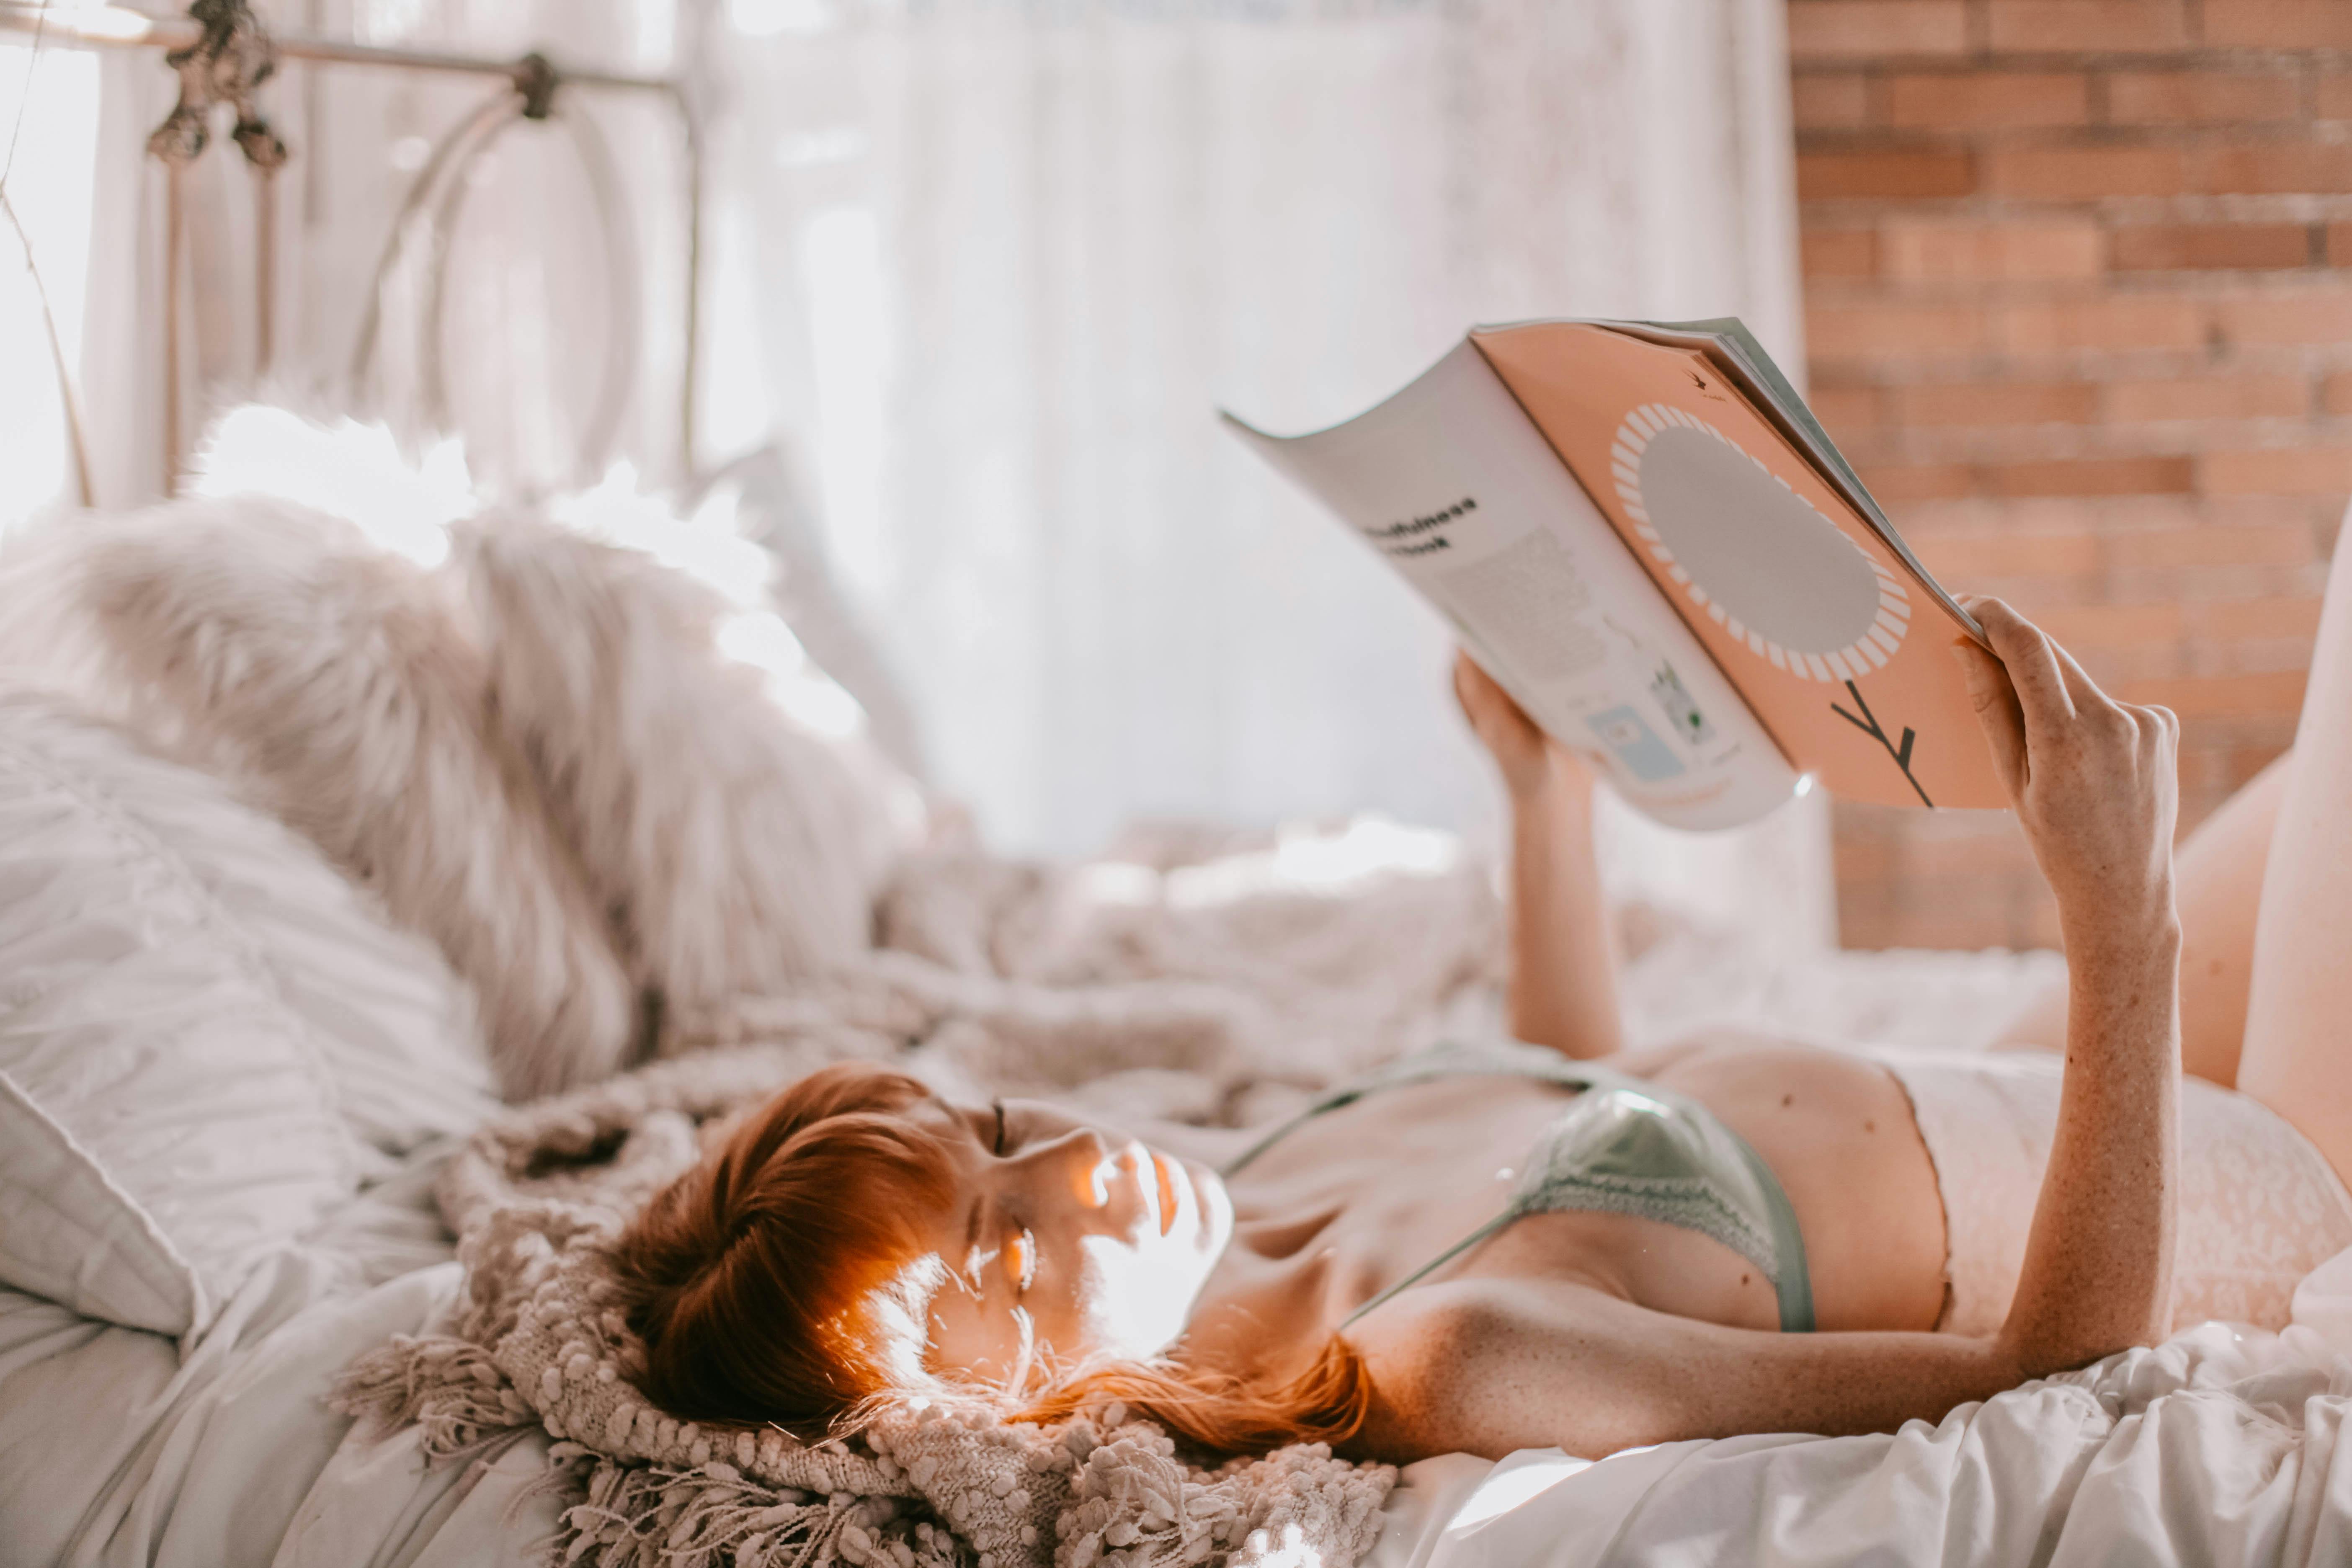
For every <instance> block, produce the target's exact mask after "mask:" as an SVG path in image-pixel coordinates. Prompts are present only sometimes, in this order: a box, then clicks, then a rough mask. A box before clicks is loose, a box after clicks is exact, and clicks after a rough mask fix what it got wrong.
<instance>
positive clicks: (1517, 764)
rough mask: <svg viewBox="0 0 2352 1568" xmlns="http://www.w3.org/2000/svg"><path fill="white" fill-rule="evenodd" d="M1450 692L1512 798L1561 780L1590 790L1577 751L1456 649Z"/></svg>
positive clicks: (1526, 796)
mask: <svg viewBox="0 0 2352 1568" xmlns="http://www.w3.org/2000/svg"><path fill="white" fill-rule="evenodd" d="M1454 700H1456V701H1458V702H1460V703H1461V704H1462V715H1463V717H1464V718H1465V719H1467V720H1469V721H1470V728H1471V730H1472V731H1475V733H1476V734H1477V737H1478V740H1479V742H1480V743H1481V744H1483V745H1484V746H1485V747H1486V751H1487V753H1488V754H1489V755H1491V756H1492V757H1493V758H1494V759H1495V765H1496V767H1497V768H1499V769H1501V770H1502V774H1503V787H1504V788H1505V789H1506V790H1508V791H1509V792H1510V795H1511V798H1512V799H1513V800H1514V801H1525V800H1528V799H1531V798H1533V797H1534V796H1536V795H1542V794H1544V793H1546V792H1547V791H1549V790H1552V789H1556V788H1559V787H1561V786H1563V785H1565V786H1568V787H1570V788H1572V789H1575V790H1577V791H1580V792H1581V793H1586V794H1589V793H1591V787H1592V775H1591V773H1590V772H1589V771H1588V770H1587V769H1586V768H1585V765H1584V764H1583V763H1581V762H1580V761H1578V760H1577V757H1576V754H1575V753H1574V752H1570V750H1569V749H1568V748H1567V747H1565V746H1563V745H1561V744H1560V743H1559V742H1557V741H1555V740H1553V739H1552V738H1551V737H1550V736H1549V735H1547V734H1545V733H1544V732H1543V731H1542V730H1541V729H1539V728H1538V727H1537V724H1536V721H1534V720H1532V719H1530V718H1528V715H1527V710H1525V709H1523V708H1521V707H1520V706H1519V705H1518V702H1517V700H1515V699H1514V698H1513V697H1512V696H1511V694H1510V693H1509V692H1507V691H1506V690H1504V689H1502V687H1501V686H1499V685H1497V684H1496V680H1495V678H1494V677H1493V676H1491V675H1488V674H1487V673H1486V670H1484V669H1483V668H1480V667H1479V665H1478V661H1477V660H1475V659H1474V658H1471V657H1470V656H1469V654H1467V653H1465V652H1463V651H1461V650H1459V649H1456V650H1455V652H1454Z"/></svg>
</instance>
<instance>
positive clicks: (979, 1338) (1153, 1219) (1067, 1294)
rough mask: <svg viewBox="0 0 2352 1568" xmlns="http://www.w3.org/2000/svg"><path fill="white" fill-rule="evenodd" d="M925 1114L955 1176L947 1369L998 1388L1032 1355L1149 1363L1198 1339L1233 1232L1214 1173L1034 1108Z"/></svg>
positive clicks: (933, 1108)
mask: <svg viewBox="0 0 2352 1568" xmlns="http://www.w3.org/2000/svg"><path fill="white" fill-rule="evenodd" d="M910 1114H914V1115H917V1116H919V1117H921V1118H923V1119H924V1120H926V1121H931V1122H932V1124H933V1125H935V1126H937V1127H938V1128H940V1130H941V1131H945V1132H946V1133H947V1134H948V1136H949V1140H950V1150H951V1152H952V1157H953V1162H954V1165H955V1171H956V1184H955V1196H954V1198H953V1200H952V1201H951V1202H950V1205H948V1207H947V1209H946V1210H945V1211H944V1212H942V1213H940V1214H939V1215H926V1216H924V1218H925V1222H926V1223H925V1225H924V1226H923V1228H924V1230H925V1233H926V1239H927V1240H929V1242H930V1243H931V1244H932V1246H933V1247H934V1248H935V1252H934V1253H933V1254H932V1256H936V1257H937V1258H939V1259H940V1263H941V1264H942V1265H943V1266H944V1271H945V1274H946V1279H945V1282H944V1283H943V1284H942V1285H941V1287H940V1289H939V1290H938V1291H937V1292H936V1293H935V1294H934V1295H933V1296H932V1298H931V1300H930V1303H929V1327H930V1338H929V1352H930V1353H929V1365H930V1367H931V1368H932V1369H933V1370H934V1371H937V1372H944V1373H966V1374H969V1375H971V1376H974V1377H979V1378H982V1379H984V1380H991V1381H993V1380H997V1379H1002V1378H1005V1377H1008V1376H1012V1375H1014V1374H1015V1373H1018V1371H1019V1370H1020V1369H1021V1368H1022V1366H1023V1365H1024V1363H1025V1361H1026V1360H1027V1358H1028V1356H1029V1355H1030V1354H1031V1353H1033V1352H1034V1353H1036V1354H1041V1355H1045V1356H1049V1357H1051V1358H1053V1359H1055V1360H1063V1361H1066V1360H1074V1359H1077V1358H1081V1357H1087V1356H1093V1355H1098V1354H1099V1355H1110V1356H1116V1357H1119V1358H1122V1359H1140V1358H1143V1357H1148V1356H1151V1355H1156V1354H1158V1353H1159V1352H1161V1351H1164V1350H1166V1349H1167V1348H1168V1347H1169V1345H1171V1344H1172V1343H1173V1342H1175V1340H1176V1339H1177V1337H1178V1336H1179V1335H1181V1333H1182V1332H1183V1331H1184V1324H1185V1321H1186V1319H1187V1318H1188V1317H1189V1315H1190V1313H1191V1311H1192V1303H1193V1301H1194V1300H1195V1299H1196V1298H1197V1297H1198V1296H1199V1295H1200V1292H1201V1287H1202V1284H1203V1283H1205V1282H1206V1281H1207V1279H1208V1277H1209V1272H1210V1270H1211V1269H1212V1268H1214V1267H1215V1265H1216V1261H1217V1258H1219V1256H1220V1255H1221V1254H1222V1253H1223V1250H1224V1247H1225V1244H1226V1242H1227V1241H1228V1240H1229V1239H1231V1237H1232V1235H1233V1223H1234V1221H1233V1205H1232V1202H1231V1200H1230V1199H1228V1198H1227V1196H1226V1195H1225V1189H1224V1184H1223V1183H1222V1182H1220V1181H1219V1180H1218V1179H1217V1176H1216V1173H1214V1172H1213V1171H1211V1170H1209V1169H1208V1168H1206V1167H1205V1166H1201V1165H1196V1164H1192V1163H1189V1162H1187V1161H1182V1160H1179V1159H1177V1158H1175V1157H1174V1156H1172V1155H1169V1154H1163V1153H1161V1152H1158V1151H1156V1150H1153V1149H1150V1148H1149V1147H1147V1146H1146V1145H1144V1144H1142V1143H1140V1142H1137V1141H1135V1140H1134V1139H1131V1138H1129V1137H1127V1136H1126V1135H1124V1134H1122V1133H1118V1132H1114V1131H1109V1130H1108V1129H1104V1128H1097V1127H1094V1126H1091V1125H1089V1124H1087V1123H1085V1122H1081V1121H1076V1120H1074V1119H1072V1118H1070V1117H1068V1116H1066V1115H1064V1114H1063V1113H1061V1112H1060V1111H1057V1110H1053V1109H1052V1108H1050V1107H1047V1106H1044V1105H1039V1104H1036V1103H1034V1102H1029V1101H1021V1100H1013V1101H1009V1102H1002V1103H1001V1104H1000V1105H991V1106H988V1107H961V1106H950V1105H947V1104H945V1103H944V1102H938V1101H934V1102H931V1103H930V1104H929V1106H927V1107H924V1108H919V1109H917V1110H914V1111H911V1112H910Z"/></svg>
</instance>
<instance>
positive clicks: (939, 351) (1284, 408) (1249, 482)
mask: <svg viewBox="0 0 2352 1568" xmlns="http://www.w3.org/2000/svg"><path fill="white" fill-rule="evenodd" d="M712 21H713V24H714V26H717V27H718V29H719V36H720V37H721V38H722V39H723V47H719V48H717V49H714V50H713V51H712V53H713V55H714V56H715V57H717V58H721V59H723V60H724V61H725V63H726V65H727V68H728V69H727V80H728V81H729V83H730V96H731V104H730V108H731V110H732V112H731V113H730V116H729V118H728V125H729V134H728V139H727V142H726V148H727V175H726V180H725V187H724V188H725V189H726V191H727V193H728V199H727V203H726V205H725V208H724V211H723V214H722V219H721V223H720V225H719V234H718V237H717V240H718V244H717V273H716V279H717V288H718V294H719V305H718V318H719V320H720V321H723V322H726V323H728V325H727V326H726V327H724V328H722V338H723V340H724V341H722V342H719V343H717V344H715V345H714V361H713V364H712V367H711V369H712V374H713V377H714V385H715V388H716V396H715V401H716V402H717V403H718V404H719V405H720V410H719V413H718V414H717V415H716V417H717V418H719V419H720V420H732V421H734V422H736V424H737V426H738V428H737V430H736V431H735V434H736V435H737V437H738V438H748V437H750V436H751V434H752V433H753V432H755V431H756V430H757V429H759V428H761V427H764V426H768V425H771V424H773V425H779V426H783V427H786V428H790V429H794V430H797V431H801V432H803V433H804V439H805V441H806V442H807V443H808V447H809V455H810V456H811V457H813V458H814V463H813V465H812V467H813V468H814V473H815V474H816V475H817V477H818V478H819V479H820V480H821V488H822V500H823V507H822V512H823V516H824V521H825V526H826V531H827V535H828V538H829V540H830V542H831V546H832V553H833V556H834V558H835V562H836V564H837V567H838V569H839V571H840V572H841V573H842V574H843V576H844V577H845V580H846V582H847V583H848V584H849V585H850V587H851V588H852V590H853V591H854V593H855V595H856V597H857V598H858V600H859V601H860V602H861V603H862V604H863V605H865V607H866V610H867V612H868V614H869V616H870V618H871V620H872V622H873V624H874V625H875V626H876V627H877V631H878V633H879V635H880V637H881V638H882V640H883V641H884V642H885V644H886V645H887V649H888V651H889V652H890V654H891V655H892V656H893V657H894V658H895V659H896V661H897V663H898V668H899V670H900V673H901V677H902V679H903V680H904V682H905V684H906V686H907V687H908V689H909V690H910V691H911V692H912V694H913V696H914V700H915V701H916V703H917V706H918V708H919V713H920V716H921V719H922V721H923V730H924V733H925V735H926V738H927V741H928V744H929V761H930V763H931V766H932V770H933V772H934V773H935V775H936V777H937V778H938V780H939V782H940V784H943V785H944V786H945V787H946V788H947V789H948V790H949V791H950V792H951V793H953V794H955V795H960V796H961V797H963V798H965V799H967V800H969V801H971V802H972V803H973V804H974V805H975V806H976V808H977V810H978V812H979V814H980V816H981V818H982V823H983V825H984V826H985V827H986V828H987V829H988V830H989V832H990V833H991V835H992V837H994V838H995V839H996V840H997V841H999V842H1000V843H1004V844H1007V845H1013V846H1019V847H1038V848H1046V849H1058V850H1074V849H1082V848H1085V847H1088V846H1090V845H1093V844H1096V843H1097V842H1099V841H1100V840H1101V838H1102V837H1104V836H1105V835H1106V834H1107V833H1108V832H1109V831H1110V830H1111V829H1112V828H1113V826H1115V825H1116V824H1117V823H1118V822H1119V821H1120V820H1121V819H1123V818H1125V817H1128V816H1131V815H1134V814H1138V813H1183V814H1207V815H1212V816H1220V817H1225V818H1238V819H1243V820H1258V821H1266V820H1272V819H1275V818H1277V817H1280V816H1286V815H1291V814H1316V813H1324V814H1328V813H1330V812H1333V811H1335V810H1339V809H1346V808H1354V807H1363V806H1376V807H1381V808H1384V809H1386V810H1388V811H1390V812H1392V813H1394V814H1396V815H1398V816H1403V817H1406V818H1408V819H1412V820H1415V821H1420V822H1429V823H1436V824H1443V825H1448V826H1468V827H1471V828H1474V829H1475V828H1477V827H1479V826H1484V825H1487V824H1488V823H1489V821H1490V818H1489V816H1488V813H1489V810H1490V807H1489V804H1488V803H1489V796H1490V790H1491V785H1490V784H1488V782H1487V780H1486V776H1485V773H1484V771H1483V769H1482V768H1481V767H1480V766H1479V763H1478V760H1477V759H1476V758H1475V756H1474V755H1473V754H1472V753H1471V752H1470V750H1469V748H1468V746H1467V744H1466V743H1465V740H1464V738H1463V736H1462V734H1461V731H1460V726H1459V725H1458V723H1457V721H1456V720H1455V718H1454V713H1453V711H1452V701H1451V696H1450V692H1449V690H1448V688H1447V685H1446V680H1445V675H1446V663H1447V658H1446V655H1447V639H1446V635H1445V633H1444V629H1443V627H1442V626H1441V625H1440V623H1438V621H1437V620H1436V619H1435V617H1433V616H1430V615H1428V614H1426V613H1424V612H1423V610H1422V609H1421V608H1420V606H1419V605H1417V604H1416V603H1414V602H1413V601H1412V600H1411V599H1410V598H1409V597H1408V596H1407V595H1406V593H1405V592H1404V590H1403V589H1402V587H1401V585H1400V584H1398V583H1396V582H1395V581H1394V580H1393V579H1392V578H1391V576H1390V575H1389V574H1387V573H1386V572H1385V570H1384V569H1383V568H1382V567H1381V565H1380V563H1378V562H1376V561H1375V560H1373V559H1372V558H1371V557H1370V555H1369V553H1368V552H1364V551H1362V550H1361V548H1360V546H1359V545H1357V544H1356V543H1355V542H1354V541H1352V540H1350V539H1349V538H1347V537H1346V536H1345V534H1344V533H1343V531H1341V530H1339V528H1338V527H1336V526H1334V525H1333V524H1332V523H1331V522H1329V521H1328V520H1327V519H1325V518H1324V517H1322V516H1320V515H1319V514H1318V513H1317V512H1316V511H1315V510H1313V509H1312V508H1311V507H1310V506H1309V505H1308V504H1307V503H1306V502H1305V501H1303V500H1301V499H1300V498H1299V497H1297V495H1295V494H1293V493H1291V492H1289V491H1287V490H1286V489H1285V488H1284V487H1283V485H1282V484H1281V483H1279V482H1278V481H1277V480H1276V479H1275V478H1274V476H1273V475H1272V474H1270V473H1269V472H1267V471H1265V470H1264V469H1263V468H1260V467H1258V466H1257V465H1256V463H1255V460H1254V459H1253V458H1251V457H1250V456H1249V455H1248V454H1246V453H1245V452H1244V451H1243V450H1242V449H1241V448H1240V447H1238V446H1237V445H1236V444H1235V443H1234V442H1233V441H1232V440H1231V439H1230V438H1228V437H1225V436H1223V434H1221V433H1220V431H1219V429H1218V427H1217V426H1216V425H1215V423H1214V420H1213V409H1214V408H1215V407H1216V406H1217V405H1220V404H1223V405H1228V406H1231V407H1233V408H1234V409H1235V410H1237V411H1240V412H1243V413H1244V414H1246V415H1247V416H1250V417H1252V418H1253V419H1255V420H1257V421H1260V422H1263V423H1265V424H1268V425H1271V426H1276V427H1285V426H1287V427H1293V428H1297V427H1304V426H1311V425H1316V424H1321V423H1326V422H1328V421H1330V420H1332V419H1335V418H1338V417H1341V416H1346V415H1349V414H1352V413H1354V412H1356V411H1358V410H1359V409H1360V408H1361V407H1363V406H1364V405H1367V404H1368V403H1370V401H1372V400H1374V399H1376V398H1377V397H1379V396H1381V395H1384V394H1386V393H1387V392H1389V391H1391V390H1392V389H1393V388H1395V387H1396V386H1397V385H1399V384H1402V382H1403V381H1404V380H1405V379H1407V378H1408V377H1410V376H1411V375H1412V374H1414V373H1416V372H1418V371H1419V370H1420V369H1422V368H1423V366H1424V365H1425V364H1426V363H1428V362H1429V361H1431V360H1432V359H1433V358H1434V357H1435V356H1436V355H1437V354H1439V353H1442V352H1443V351H1444V349H1445V348H1447V347H1448V346H1450V345H1451V344H1452V343H1453V342H1454V341H1455V340H1456V339H1457V338H1458V336H1459V334H1460V333H1461V331H1463V330H1464V329H1465V327H1466V326H1467V325H1469V324H1470V323H1471V322H1474V321H1499V320H1509V319H1513V318H1516V317H1524V316H1530V315H1561V314H1601V315H1610V314H1617V315H1633V316H1651V317H1673V316H1679V315H1719V314H1738V315H1740V316H1743V317H1745V318H1746V319H1747V320H1748V322H1749V323H1750V324H1751V325H1752V326H1754V327H1755V328H1756V329H1757V330H1758V331H1759V334H1760V335H1761V336H1762V337H1763V338H1764V340H1765V341H1766V342H1767V343H1768V344H1769V345H1770V346H1771V348H1772V349H1773V351H1774V352H1775V353H1776V354H1778V355H1780V356H1781V357H1782V358H1783V360H1784V363H1788V364H1789V365H1790V368H1791V369H1792V371H1795V372H1797V373H1799V374H1801V368H1802V366H1801V344H1800V341H1799V323H1798V312H1797V299H1796V270H1795V241H1794V220H1793V205H1792V195H1791V181H1790V135H1789V127H1788V117H1787V110H1786V91H1787V89H1786V80H1787V78H1786V55H1785V48H1784V45H1783V41H1782V37H1781V31H1780V27H1781V22H1780V6H1779V5H1778V0H1444V3H1438V0H1427V3H1414V0H1386V3H1377V4H1370V3H1368V4H1330V3H1325V4H1307V3H1297V4H1289V3H1283V0H1263V3H1257V4H1242V3H1238V0H1236V3H1231V4H1217V3H1215V0H1192V3H1187V0H1160V3H1142V0H1136V3H1128V4H1121V3H1118V0H1034V3H1029V4H1021V3H1008V0H930V3H929V4H910V5H899V6H880V5H848V4H843V5H828V4H826V3H824V0H728V3H727V4H726V5H725V6H724V8H723V11H721V12H719V13H717V14H714V16H712ZM755 323H756V325H755ZM1619 832H1620V836H1621V842H1620V844H1619V849H1620V851H1621V858H1622V860H1623V861H1624V862H1625V863H1626V866H1627V869H1628V870H1629V872H1630V873H1632V876H1631V879H1632V880H1634V881H1637V882H1645V883H1648V884H1650V885H1652V886H1657V885H1659V884H1662V883H1663V884H1664V885H1665V886H1666V887H1667V888H1668V889H1671V890H1673V891H1675V892H1676V893H1677V894H1679V895H1680V896H1682V897H1683V898H1685V900H1689V901H1696V902H1697V903H1699V904H1701V905H1702V906H1704V907H1708V908H1713V909H1716V910H1721V911H1722V912H1725V913H1738V914H1744V915H1748V916H1753V915H1755V914H1757V913H1758V912H1759V910H1760V909H1762V908H1764V907H1767V906H1768V905H1770V904H1777V905H1778V907H1779V909H1780V913H1781V915H1782V918H1783V920H1784V921H1785V927H1784V929H1785V930H1786V931H1787V932H1788V933H1790V936H1791V939H1792V940H1801V941H1805V942H1811V941H1818V940H1821V938H1822V935H1823V933H1824V932H1825V931H1827V929H1828V925H1829V902H1828V900H1829V893H1828V888H1827V877H1826V853H1825V849H1824V843H1825V837H1824V834H1823V832H1822V818H1821V816H1820V813H1819V811H1818V809H1817V808H1815V809H1805V808H1800V809H1797V810H1794V811H1791V812H1790V813H1786V814H1784V815H1783V816H1782V818H1780V819H1779V820H1777V821H1776V822H1775V823H1774V824H1772V825H1771V826H1769V828H1768V829H1766V830H1764V831H1762V832H1760V833H1754V834H1750V835H1748V836H1746V837H1742V838H1739V839H1737V840H1721V839H1716V840H1690V839H1684V838H1681V837H1675V836H1667V835H1662V834H1659V833H1656V832H1644V831H1643V830H1641V829H1640V828H1638V827H1636V826H1632V825H1625V824H1621V825H1620V826H1619Z"/></svg>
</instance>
